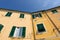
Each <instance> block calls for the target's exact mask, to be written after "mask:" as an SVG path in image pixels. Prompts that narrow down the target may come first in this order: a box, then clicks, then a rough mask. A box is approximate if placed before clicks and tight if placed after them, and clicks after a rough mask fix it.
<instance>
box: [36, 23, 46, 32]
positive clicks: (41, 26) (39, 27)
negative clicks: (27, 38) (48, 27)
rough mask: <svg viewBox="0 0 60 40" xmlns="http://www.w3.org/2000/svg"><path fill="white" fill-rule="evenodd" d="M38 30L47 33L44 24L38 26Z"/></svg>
mask: <svg viewBox="0 0 60 40" xmlns="http://www.w3.org/2000/svg"><path fill="white" fill-rule="evenodd" d="M37 28H38V32H44V31H45V28H44V26H43V24H37Z"/></svg>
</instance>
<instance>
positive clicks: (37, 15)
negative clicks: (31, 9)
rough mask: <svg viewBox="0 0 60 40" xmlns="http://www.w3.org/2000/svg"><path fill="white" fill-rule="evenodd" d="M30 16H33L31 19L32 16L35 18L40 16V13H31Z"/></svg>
mask: <svg viewBox="0 0 60 40" xmlns="http://www.w3.org/2000/svg"><path fill="white" fill-rule="evenodd" d="M32 17H33V19H34V18H36V17H42V15H41V14H40V13H38V14H33V15H32Z"/></svg>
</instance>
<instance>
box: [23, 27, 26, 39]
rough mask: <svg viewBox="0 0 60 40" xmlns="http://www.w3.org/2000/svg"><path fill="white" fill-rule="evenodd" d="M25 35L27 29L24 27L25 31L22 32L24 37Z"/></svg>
mask: <svg viewBox="0 0 60 40" xmlns="http://www.w3.org/2000/svg"><path fill="white" fill-rule="evenodd" d="M25 33H26V27H23V31H22V37H23V38H24V37H25Z"/></svg>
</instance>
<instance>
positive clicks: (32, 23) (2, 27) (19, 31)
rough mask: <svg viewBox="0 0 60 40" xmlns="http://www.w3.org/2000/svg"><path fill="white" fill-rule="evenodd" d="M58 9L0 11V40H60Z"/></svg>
mask: <svg viewBox="0 0 60 40" xmlns="http://www.w3.org/2000/svg"><path fill="white" fill-rule="evenodd" d="M59 17H60V7H55V8H52V9H48V10H43V11H38V12H32V14H31V13H29V12H23V11H17V10H9V9H2V8H1V9H0V40H60V25H59V24H60V18H59Z"/></svg>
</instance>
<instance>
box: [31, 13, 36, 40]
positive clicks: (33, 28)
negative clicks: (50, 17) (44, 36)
mask: <svg viewBox="0 0 60 40" xmlns="http://www.w3.org/2000/svg"><path fill="white" fill-rule="evenodd" d="M31 15H32V14H31ZM32 28H33V36H34V40H36V39H35V30H34V24H33V18H32Z"/></svg>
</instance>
